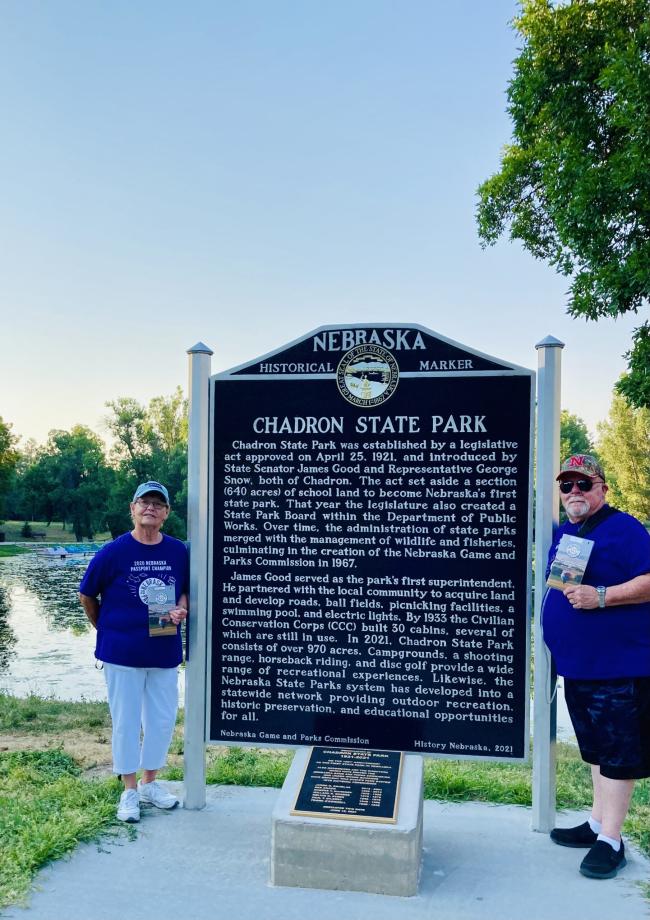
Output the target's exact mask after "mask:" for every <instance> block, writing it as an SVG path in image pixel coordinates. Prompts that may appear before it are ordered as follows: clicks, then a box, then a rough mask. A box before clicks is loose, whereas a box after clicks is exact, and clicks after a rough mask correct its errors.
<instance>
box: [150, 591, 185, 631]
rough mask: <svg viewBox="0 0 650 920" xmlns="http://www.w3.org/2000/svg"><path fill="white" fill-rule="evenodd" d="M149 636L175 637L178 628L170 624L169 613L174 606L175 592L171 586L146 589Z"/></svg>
mask: <svg viewBox="0 0 650 920" xmlns="http://www.w3.org/2000/svg"><path fill="white" fill-rule="evenodd" d="M147 600H148V602H149V603H148V608H149V635H150V636H152V637H156V636H175V635H176V633H177V632H178V626H177V625H176V624H175V623H172V621H171V617H170V616H169V611H170V610H173V608H174V607H175V606H176V591H175V588H174V586H173V585H155V586H152V587H151V588H149V589H148V591H147Z"/></svg>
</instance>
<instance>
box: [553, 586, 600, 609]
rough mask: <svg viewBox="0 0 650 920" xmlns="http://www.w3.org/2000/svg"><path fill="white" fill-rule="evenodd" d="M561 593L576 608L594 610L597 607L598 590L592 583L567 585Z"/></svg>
mask: <svg viewBox="0 0 650 920" xmlns="http://www.w3.org/2000/svg"><path fill="white" fill-rule="evenodd" d="M562 593H563V594H564V596H565V597H566V599H567V600H568V602H569V603H570V604H571V606H572V607H575V609H576V610H595V609H596V607H598V591H596V589H595V588H594V587H593V585H569V586H568V587H567V588H565V589H564V591H563V592H562Z"/></svg>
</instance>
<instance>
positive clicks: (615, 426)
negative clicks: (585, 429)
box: [598, 392, 650, 521]
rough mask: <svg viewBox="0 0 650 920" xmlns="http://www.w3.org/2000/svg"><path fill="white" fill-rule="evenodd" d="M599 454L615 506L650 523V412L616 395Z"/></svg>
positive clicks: (600, 427)
mask: <svg viewBox="0 0 650 920" xmlns="http://www.w3.org/2000/svg"><path fill="white" fill-rule="evenodd" d="M598 454H599V456H600V458H601V460H602V462H603V467H604V469H605V474H606V475H607V482H608V484H609V494H608V500H609V501H610V502H611V504H613V505H616V507H617V508H621V509H622V510H623V511H629V512H630V514H634V515H635V516H636V517H638V518H639V519H640V520H642V521H650V409H637V408H635V407H634V406H631V405H630V404H629V403H628V401H627V400H626V399H625V397H624V396H622V395H621V394H620V393H617V392H615V393H614V396H613V399H612V405H611V408H610V410H609V417H608V419H607V420H606V421H604V422H601V423H600V424H599V425H598Z"/></svg>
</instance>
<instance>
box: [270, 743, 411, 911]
mask: <svg viewBox="0 0 650 920" xmlns="http://www.w3.org/2000/svg"><path fill="white" fill-rule="evenodd" d="M309 753H310V750H309V748H299V749H298V751H297V752H296V756H295V757H294V760H293V764H292V765H291V769H290V770H289V773H288V774H287V778H286V780H285V781H284V785H283V787H282V791H281V793H280V796H279V798H278V801H277V804H276V806H275V809H274V811H273V830H272V843H271V884H272V885H281V886H285V887H292V888H333V889H337V890H343V891H371V892H375V893H377V894H389V895H398V896H401V897H410V896H412V895H415V894H417V890H418V879H419V874H420V862H421V858H422V811H423V788H422V783H423V760H422V757H420V756H418V755H417V754H405V755H404V765H403V769H402V782H401V788H400V797H399V810H398V815H397V823H396V824H377V823H374V822H367V821H347V820H343V821H342V820H338V819H334V818H327V817H326V818H310V817H305V816H302V815H300V816H299V815H292V814H291V813H290V812H291V809H292V807H293V804H294V802H295V800H296V796H297V794H298V790H299V787H300V783H301V782H302V778H303V774H304V771H305V768H306V765H307V761H308V759H309Z"/></svg>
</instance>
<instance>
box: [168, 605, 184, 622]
mask: <svg viewBox="0 0 650 920" xmlns="http://www.w3.org/2000/svg"><path fill="white" fill-rule="evenodd" d="M169 616H170V618H171V621H172V623H173V624H174V625H175V626H178V624H179V623H182V622H183V620H186V619H187V608H186V607H181V606H178V607H172V609H171V610H170V611H169Z"/></svg>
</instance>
